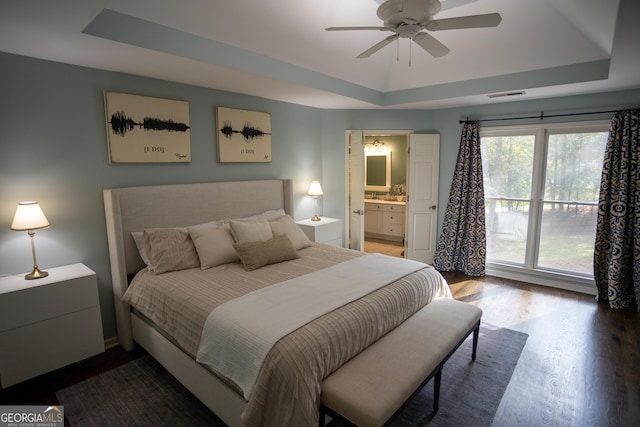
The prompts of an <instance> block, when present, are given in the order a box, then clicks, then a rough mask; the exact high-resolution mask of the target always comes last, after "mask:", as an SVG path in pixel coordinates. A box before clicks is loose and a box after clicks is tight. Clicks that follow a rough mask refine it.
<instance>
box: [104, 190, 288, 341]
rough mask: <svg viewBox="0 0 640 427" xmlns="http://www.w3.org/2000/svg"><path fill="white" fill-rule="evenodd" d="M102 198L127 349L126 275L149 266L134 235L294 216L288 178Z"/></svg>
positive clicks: (121, 192) (121, 337) (106, 194)
mask: <svg viewBox="0 0 640 427" xmlns="http://www.w3.org/2000/svg"><path fill="white" fill-rule="evenodd" d="M103 195H104V206H105V216H106V225H107V239H108V243H109V259H110V261H111V280H112V285H113V292H114V295H113V297H114V304H115V308H116V321H117V324H118V339H119V341H120V344H121V345H122V346H123V347H125V349H131V348H132V347H133V339H132V337H131V323H130V318H129V306H128V305H127V304H126V303H123V302H122V301H121V297H122V295H123V294H124V292H125V291H126V290H127V286H128V280H127V275H128V274H133V273H136V272H138V271H139V270H140V269H141V268H143V267H144V263H143V261H142V259H141V258H140V255H139V254H138V250H137V248H136V245H135V242H134V240H133V237H132V236H131V232H132V231H143V230H144V229H145V228H153V227H178V226H189V225H195V224H201V223H204V222H209V221H214V220H219V219H225V218H240V217H247V216H251V215H255V214H258V213H261V212H264V211H267V210H273V209H284V211H285V212H286V213H288V214H290V215H291V216H293V183H292V181H291V180H287V179H284V180H260V181H235V182H211V183H199V184H178V185H158V186H142V187H128V188H115V189H106V190H104V191H103Z"/></svg>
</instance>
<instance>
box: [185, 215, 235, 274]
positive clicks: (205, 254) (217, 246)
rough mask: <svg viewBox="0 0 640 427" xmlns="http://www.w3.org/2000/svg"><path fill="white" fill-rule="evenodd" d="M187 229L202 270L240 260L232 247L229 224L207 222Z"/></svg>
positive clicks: (232, 241)
mask: <svg viewBox="0 0 640 427" xmlns="http://www.w3.org/2000/svg"><path fill="white" fill-rule="evenodd" d="M187 229H188V230H189V235H190V236H191V240H193V245H194V246H195V247H196V251H197V252H198V258H200V268H201V269H202V270H206V269H208V268H211V267H215V266H217V265H222V264H228V263H231V262H236V261H239V260H240V258H239V257H238V253H237V252H236V250H235V249H234V248H233V244H234V243H235V241H234V240H233V235H232V234H231V226H230V225H229V224H222V225H216V224H214V223H207V224H200V225H194V226H192V227H187Z"/></svg>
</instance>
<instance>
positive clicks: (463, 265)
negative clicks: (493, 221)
mask: <svg viewBox="0 0 640 427" xmlns="http://www.w3.org/2000/svg"><path fill="white" fill-rule="evenodd" d="M482 179H483V178H482V157H481V155H480V133H479V126H478V122H466V123H465V124H464V127H463V128H462V137H461V138H460V150H459V151H458V160H457V163H456V170H455V172H454V175H453V182H452V184H451V192H450V193H449V203H448V204H447V211H446V213H445V217H444V223H443V225H442V234H441V235H440V239H439V241H438V246H437V247H436V255H435V257H434V260H433V265H434V267H436V268H437V269H438V270H440V271H460V272H462V273H464V274H467V275H469V276H484V272H485V262H486V258H487V234H486V229H485V214H484V185H483V181H482Z"/></svg>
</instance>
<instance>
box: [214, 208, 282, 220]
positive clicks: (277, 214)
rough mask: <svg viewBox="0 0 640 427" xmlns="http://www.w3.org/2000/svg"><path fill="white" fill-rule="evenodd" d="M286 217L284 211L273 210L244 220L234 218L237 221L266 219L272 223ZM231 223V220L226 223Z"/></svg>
mask: <svg viewBox="0 0 640 427" xmlns="http://www.w3.org/2000/svg"><path fill="white" fill-rule="evenodd" d="M284 215H285V211H284V209H273V210H270V211H264V212H260V213H259V214H255V215H251V216H247V217H243V218H233V219H234V220H236V221H254V220H256V219H262V218H264V219H266V220H267V221H272V220H274V219H277V218H280V217H281V216H284ZM229 221H231V219H227V221H226V222H229Z"/></svg>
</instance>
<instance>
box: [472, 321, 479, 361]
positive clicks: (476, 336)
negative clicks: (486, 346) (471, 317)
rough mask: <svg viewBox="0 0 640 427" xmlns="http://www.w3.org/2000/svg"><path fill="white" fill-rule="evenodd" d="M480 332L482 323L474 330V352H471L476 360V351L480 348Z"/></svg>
mask: <svg viewBox="0 0 640 427" xmlns="http://www.w3.org/2000/svg"><path fill="white" fill-rule="evenodd" d="M479 334H480V323H478V326H476V328H475V329H474V330H473V352H472V353H471V360H473V361H475V360H476V351H477V350H478V335H479Z"/></svg>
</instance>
